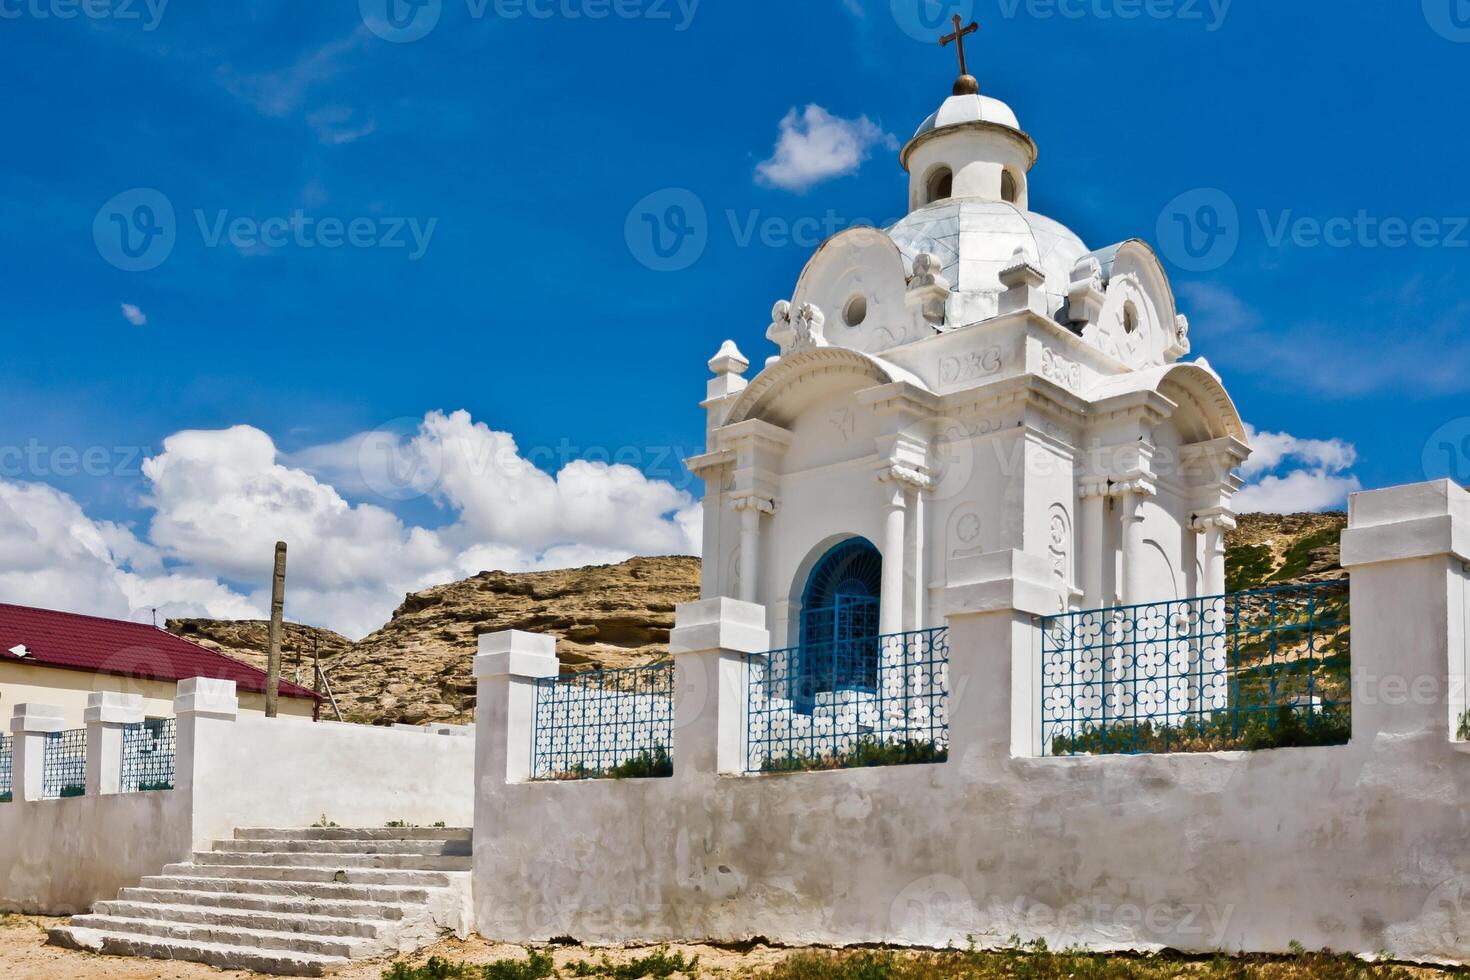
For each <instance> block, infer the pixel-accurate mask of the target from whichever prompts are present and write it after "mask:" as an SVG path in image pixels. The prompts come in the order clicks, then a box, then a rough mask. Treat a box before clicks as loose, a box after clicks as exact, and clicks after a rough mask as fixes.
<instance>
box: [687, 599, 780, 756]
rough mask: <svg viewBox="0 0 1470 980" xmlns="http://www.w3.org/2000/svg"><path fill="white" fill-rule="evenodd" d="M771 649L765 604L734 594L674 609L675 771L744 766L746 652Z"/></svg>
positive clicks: (688, 603)
mask: <svg viewBox="0 0 1470 980" xmlns="http://www.w3.org/2000/svg"><path fill="white" fill-rule="evenodd" d="M770 648H771V634H770V631H768V630H767V629H766V609H765V607H764V606H761V605H758V604H756V603H753V602H740V601H738V600H736V599H726V598H716V599H704V600H702V601H700V602H686V603H683V604H682V605H680V606H678V607H677V608H676V609H675V611H674V630H673V633H671V634H670V636H669V653H670V655H671V656H672V657H673V658H674V745H673V754H674V775H675V777H676V778H682V777H683V776H687V775H698V774H710V773H739V772H744V771H745V768H746V767H745V720H746V719H745V700H746V683H747V677H746V675H747V668H746V657H745V655H746V654H750V653H765V652H766V651H767V650H769V649H770Z"/></svg>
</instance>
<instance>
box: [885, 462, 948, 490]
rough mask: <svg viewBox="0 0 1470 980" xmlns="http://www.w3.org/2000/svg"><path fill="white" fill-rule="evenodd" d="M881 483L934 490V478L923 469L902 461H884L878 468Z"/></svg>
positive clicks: (911, 488) (913, 488) (912, 488)
mask: <svg viewBox="0 0 1470 980" xmlns="http://www.w3.org/2000/svg"><path fill="white" fill-rule="evenodd" d="M878 482H879V483H898V484H902V485H903V486H904V487H906V488H908V489H910V490H918V491H924V490H932V489H933V488H934V478H933V477H931V476H930V475H929V474H928V473H926V472H924V471H923V470H922V469H919V468H918V467H914V466H905V465H904V464H902V463H884V464H883V466H881V467H880V468H879V470H878Z"/></svg>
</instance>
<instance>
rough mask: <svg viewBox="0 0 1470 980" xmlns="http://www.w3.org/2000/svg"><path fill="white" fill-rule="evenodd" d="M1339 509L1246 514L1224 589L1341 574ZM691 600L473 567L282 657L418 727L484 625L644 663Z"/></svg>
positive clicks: (659, 587)
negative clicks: (315, 660) (355, 627)
mask: <svg viewBox="0 0 1470 980" xmlns="http://www.w3.org/2000/svg"><path fill="white" fill-rule="evenodd" d="M1346 523H1347V518H1346V515H1344V514H1293V515H1284V516H1283V515H1275V514H1247V515H1244V516H1242V517H1241V518H1240V527H1239V528H1238V529H1237V530H1236V531H1234V532H1232V533H1231V534H1230V535H1229V537H1228V538H1227V544H1228V546H1229V549H1230V551H1229V558H1228V562H1227V578H1228V583H1229V588H1230V590H1231V591H1239V590H1242V589H1250V588H1257V587H1259V586H1262V585H1276V584H1283V583H1287V582H1295V581H1322V580H1326V579H1331V578H1340V577H1342V576H1343V574H1344V573H1343V571H1342V569H1341V566H1340V565H1339V563H1338V560H1339V559H1338V546H1337V536H1338V534H1339V532H1340V531H1341V530H1342V528H1343V526H1344V525H1345V524H1346ZM697 598H699V559H697V558H634V559H632V560H630V561H626V562H624V563H622V564H621V565H604V566H598V567H593V568H575V569H566V570H562V571H554V572H528V573H523V574H511V573H507V572H481V573H480V574H479V575H476V576H474V577H473V578H468V579H465V580H464V581H462V582H451V583H449V584H447V585H439V586H434V587H433V588H429V589H425V590H424V591H422V592H415V593H413V594H412V595H409V596H407V597H405V598H404V600H403V604H402V605H400V606H399V607H398V608H397V609H396V610H394V612H393V617H392V618H391V619H390V620H389V621H388V622H387V623H386V624H384V626H383V627H382V628H381V629H379V630H378V631H377V632H375V633H373V634H371V635H370V636H367V637H365V638H364V639H362V640H360V641H358V642H356V643H353V642H351V641H349V640H347V639H346V638H345V637H343V636H341V635H339V634H337V633H333V632H331V631H330V630H317V629H312V628H310V627H303V626H297V625H295V624H289V625H288V628H287V631H286V640H285V644H284V646H285V652H284V655H283V657H282V660H283V664H284V667H283V669H284V671H285V676H286V677H288V678H290V677H292V676H294V674H293V671H294V664H295V655H296V651H297V650H300V651H301V652H302V656H303V665H304V670H303V674H302V677H303V679H304V681H303V682H304V683H307V684H309V683H310V678H311V673H310V663H311V651H312V649H313V644H318V645H320V648H321V652H322V662H323V664H324V665H325V667H326V669H327V673H328V676H329V678H330V680H331V684H332V689H333V691H334V693H335V694H336V696H337V701H338V704H339V705H340V707H341V709H342V712H343V715H344V717H346V718H347V719H349V720H352V721H360V722H375V723H381V724H386V723H392V722H404V723H408V724H422V723H424V722H428V721H447V722H468V721H470V720H472V717H473V712H474V692H475V682H474V677H473V673H472V662H473V659H474V656H475V647H476V640H475V637H476V636H477V635H479V634H480V633H490V632H494V631H497V630H506V629H519V630H528V631H531V632H542V633H552V634H554V635H555V636H557V637H558V643H557V651H558V654H559V656H560V657H561V661H562V667H563V669H564V670H592V669H596V668H599V667H626V666H631V665H633V664H640V663H647V662H649V661H651V660H655V659H657V658H659V657H661V656H664V655H665V654H666V653H667V649H668V639H669V631H670V630H671V629H672V628H673V625H674V607H675V606H676V605H678V604H679V603H681V602H691V601H693V600H695V599H697ZM168 628H169V629H170V630H172V631H173V632H175V633H178V634H180V635H181V636H186V637H188V638H190V639H192V640H196V641H198V642H200V643H203V644H204V645H205V646H209V647H212V648H214V649H218V650H221V651H223V652H225V653H228V654H230V655H231V656H235V657H238V658H240V659H242V660H246V661H248V662H250V663H253V664H256V665H257V666H260V667H262V668H263V667H264V666H265V637H266V624H265V623H264V622H260V621H255V622H239V623H231V622H217V621H212V620H199V619H185V620H170V621H169V622H168Z"/></svg>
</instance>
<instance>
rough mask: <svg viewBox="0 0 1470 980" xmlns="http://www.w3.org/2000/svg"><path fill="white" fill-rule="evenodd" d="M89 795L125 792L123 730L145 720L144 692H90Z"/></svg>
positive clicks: (87, 712) (85, 717) (88, 715)
mask: <svg viewBox="0 0 1470 980" xmlns="http://www.w3.org/2000/svg"><path fill="white" fill-rule="evenodd" d="M82 718H83V720H84V721H85V722H86V723H87V795H88V796H110V795H112V794H114V793H119V792H121V791H122V755H123V729H124V728H126V727H128V726H129V725H141V724H142V723H143V695H141V694H118V693H115V692H112V691H94V692H93V693H91V694H89V695H87V710H86V713H85V714H83V716H82Z"/></svg>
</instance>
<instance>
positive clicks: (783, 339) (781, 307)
mask: <svg viewBox="0 0 1470 980" xmlns="http://www.w3.org/2000/svg"><path fill="white" fill-rule="evenodd" d="M766 339H767V340H769V341H770V342H771V343H773V344H775V345H776V346H777V347H779V348H781V353H783V354H784V353H786V351H788V350H789V349H790V348H791V346H792V345H793V344H795V343H796V325H795V324H794V323H792V322H791V304H790V303H789V302H788V301H786V300H784V299H783V300H781V301H780V302H778V303H777V304H776V305H775V306H774V307H772V308H771V325H770V326H769V327H767V328H766Z"/></svg>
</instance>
